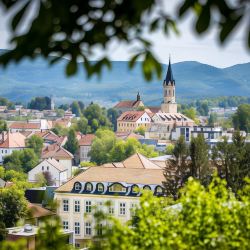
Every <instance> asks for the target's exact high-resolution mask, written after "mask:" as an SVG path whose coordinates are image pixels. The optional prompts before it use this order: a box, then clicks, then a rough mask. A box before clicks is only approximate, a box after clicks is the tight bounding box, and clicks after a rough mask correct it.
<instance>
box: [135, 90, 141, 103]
mask: <svg viewBox="0 0 250 250" xmlns="http://www.w3.org/2000/svg"><path fill="white" fill-rule="evenodd" d="M136 99H137V101H140V100H141V96H140V93H139V91H138V93H137V98H136Z"/></svg>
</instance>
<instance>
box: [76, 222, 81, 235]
mask: <svg viewBox="0 0 250 250" xmlns="http://www.w3.org/2000/svg"><path fill="white" fill-rule="evenodd" d="M75 234H76V235H79V234H80V222H75Z"/></svg>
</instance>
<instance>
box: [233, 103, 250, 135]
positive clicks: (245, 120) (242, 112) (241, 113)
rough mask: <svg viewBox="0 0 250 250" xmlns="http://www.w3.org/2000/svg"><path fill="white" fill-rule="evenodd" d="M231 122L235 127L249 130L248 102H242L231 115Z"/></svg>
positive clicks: (249, 109)
mask: <svg viewBox="0 0 250 250" xmlns="http://www.w3.org/2000/svg"><path fill="white" fill-rule="evenodd" d="M233 124H234V128H235V129H240V130H244V131H246V132H247V133H249V132H250V104H242V105H240V106H239V107H238V110H237V111H236V113H235V114H234V115H233Z"/></svg>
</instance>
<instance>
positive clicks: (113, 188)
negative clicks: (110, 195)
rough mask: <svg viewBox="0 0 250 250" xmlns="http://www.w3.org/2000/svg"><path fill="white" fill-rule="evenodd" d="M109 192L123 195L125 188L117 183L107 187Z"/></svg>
mask: <svg viewBox="0 0 250 250" xmlns="http://www.w3.org/2000/svg"><path fill="white" fill-rule="evenodd" d="M109 192H118V193H125V192H126V188H125V187H124V186H122V185H121V184H119V183H116V184H113V185H112V186H111V187H109Z"/></svg>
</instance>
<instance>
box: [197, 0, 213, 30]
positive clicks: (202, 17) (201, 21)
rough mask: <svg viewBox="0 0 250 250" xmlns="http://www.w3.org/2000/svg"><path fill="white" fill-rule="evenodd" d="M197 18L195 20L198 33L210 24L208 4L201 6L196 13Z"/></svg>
mask: <svg viewBox="0 0 250 250" xmlns="http://www.w3.org/2000/svg"><path fill="white" fill-rule="evenodd" d="M198 15H199V16H198V20H197V22H196V26H195V28H196V31H197V32H198V33H203V32H204V31H206V30H207V28H208V27H209V24H210V18H211V15H210V6H209V5H208V4H207V5H205V6H203V7H202V8H201V12H200V14H198Z"/></svg>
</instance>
